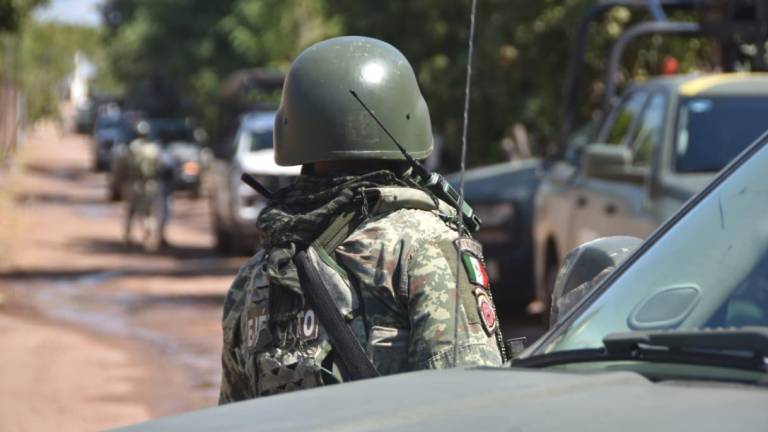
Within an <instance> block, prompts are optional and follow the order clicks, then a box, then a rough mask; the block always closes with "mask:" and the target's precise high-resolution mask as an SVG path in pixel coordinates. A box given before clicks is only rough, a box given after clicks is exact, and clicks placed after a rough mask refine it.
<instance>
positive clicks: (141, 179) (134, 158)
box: [123, 121, 172, 250]
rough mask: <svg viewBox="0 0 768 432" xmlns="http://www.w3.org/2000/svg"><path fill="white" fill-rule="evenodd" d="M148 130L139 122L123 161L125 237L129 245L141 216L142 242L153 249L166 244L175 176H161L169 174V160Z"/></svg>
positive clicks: (147, 247)
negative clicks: (125, 177)
mask: <svg viewBox="0 0 768 432" xmlns="http://www.w3.org/2000/svg"><path fill="white" fill-rule="evenodd" d="M149 132H150V125H149V123H148V122H146V121H140V122H138V123H137V125H136V138H135V139H134V140H133V141H131V143H130V144H129V145H128V150H127V154H126V157H125V161H124V162H123V163H125V164H126V167H125V169H126V170H127V181H126V184H125V190H124V196H125V199H126V211H125V224H124V233H123V236H124V240H125V243H126V244H130V242H131V231H132V227H133V224H134V219H135V218H136V217H138V216H141V217H142V219H141V220H140V221H139V222H140V223H141V224H142V235H143V237H144V238H142V243H143V244H144V247H145V248H146V249H149V250H154V249H157V248H158V247H160V246H162V245H164V244H166V240H165V224H166V222H167V220H168V216H169V214H168V212H169V208H168V199H169V197H170V194H171V192H172V191H171V188H172V179H164V178H161V176H168V173H167V172H166V171H167V170H168V168H167V166H168V165H169V163H168V162H166V161H164V158H165V157H167V155H166V154H165V152H164V149H163V147H162V145H160V143H158V142H157V141H156V140H152V139H150V138H149ZM153 212H154V213H157V214H154V213H153ZM149 225H151V226H149Z"/></svg>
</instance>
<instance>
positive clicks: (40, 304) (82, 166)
mask: <svg viewBox="0 0 768 432" xmlns="http://www.w3.org/2000/svg"><path fill="white" fill-rule="evenodd" d="M88 145H89V141H88V138H86V137H84V136H79V135H73V134H66V133H62V132H60V131H59V130H58V129H56V128H55V127H54V126H52V125H43V126H40V127H38V128H36V129H34V130H32V131H30V132H29V133H28V135H27V138H26V142H25V145H24V147H23V148H22V149H21V151H20V152H19V153H18V154H17V157H16V160H15V162H14V163H13V164H12V166H11V169H10V170H5V171H0V431H5V430H13V431H37V430H60V431H69V430H77V431H82V430H100V429H105V428H109V427H115V426H120V425H125V424H130V423H135V422H139V421H142V420H146V419H149V418H155V417H159V416H164V415H171V414H177V413H180V412H184V411H188V410H192V409H197V408H201V407H205V406H211V405H215V403H216V398H217V392H218V385H219V377H220V366H219V350H220V343H221V342H220V338H221V336H220V334H221V333H220V321H219V319H220V314H221V304H222V301H223V298H224V294H225V292H226V289H227V287H228V285H229V283H230V281H231V279H232V278H233V276H234V274H235V272H236V271H237V268H238V267H239V266H240V265H241V264H242V263H243V262H244V261H245V260H246V258H245V257H240V258H222V257H219V256H217V255H216V254H214V253H213V252H212V249H211V245H212V239H211V238H210V235H209V233H208V231H209V230H208V220H207V216H208V212H207V208H206V205H205V202H204V200H197V201H193V200H189V199H184V198H177V199H176V201H175V202H174V206H173V208H174V210H173V218H172V220H171V223H170V226H169V231H168V240H169V242H170V243H171V247H169V248H167V249H164V250H162V251H161V252H160V253H157V254H151V255H149V254H146V253H144V252H143V251H141V249H140V248H139V247H138V246H134V247H129V246H126V245H124V244H123V241H122V238H121V233H122V229H121V220H122V205H123V204H121V203H110V202H108V201H107V200H106V179H105V177H104V174H102V173H93V172H91V170H90V165H91V163H90V159H89V151H88ZM502 321H503V322H505V323H506V325H505V328H504V331H505V335H506V336H507V337H513V336H521V335H527V336H529V337H535V336H536V335H538V334H540V333H541V328H540V326H538V325H537V324H536V322H535V320H534V321H531V320H530V319H526V318H522V319H514V320H512V319H507V320H502Z"/></svg>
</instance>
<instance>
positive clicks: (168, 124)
mask: <svg viewBox="0 0 768 432" xmlns="http://www.w3.org/2000/svg"><path fill="white" fill-rule="evenodd" d="M149 136H150V138H151V139H156V140H158V141H160V142H163V143H171V142H177V141H183V142H191V143H194V142H195V136H194V131H193V130H192V127H190V126H189V125H187V124H186V123H185V122H183V121H175V120H156V121H151V122H150V132H149Z"/></svg>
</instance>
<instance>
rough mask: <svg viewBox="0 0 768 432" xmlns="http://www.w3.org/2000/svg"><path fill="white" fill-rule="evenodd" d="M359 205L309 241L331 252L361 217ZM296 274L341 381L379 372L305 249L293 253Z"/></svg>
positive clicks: (329, 253)
mask: <svg viewBox="0 0 768 432" xmlns="http://www.w3.org/2000/svg"><path fill="white" fill-rule="evenodd" d="M363 213H364V212H363V211H362V209H360V208H358V209H350V210H348V211H346V212H344V213H342V214H340V215H339V216H337V217H336V219H335V220H334V221H333V222H332V223H331V224H330V225H329V226H328V228H326V229H325V231H323V233H322V234H320V236H319V237H318V238H317V239H316V240H315V241H314V242H313V243H312V246H311V247H315V248H319V249H322V250H323V251H325V252H326V253H327V255H329V256H332V253H333V251H334V250H335V249H336V247H338V246H339V245H340V244H341V243H342V242H343V241H344V240H345V239H346V238H347V237H349V235H350V234H351V233H352V232H353V231H354V230H355V229H356V228H357V227H358V226H359V225H360V223H362V222H363V220H365V215H364V214H363ZM293 262H294V264H295V265H296V270H297V273H298V276H299V285H300V286H301V290H302V291H303V292H304V297H305V298H306V299H307V303H309V305H310V306H311V307H312V309H314V311H315V313H316V314H317V317H318V320H319V321H320V323H322V324H323V328H324V329H325V331H326V332H327V333H328V337H329V339H330V341H331V346H332V347H333V349H334V350H333V351H334V352H335V357H336V359H337V360H338V366H339V370H340V371H341V374H342V376H343V378H344V380H345V381H355V380H359V379H365V378H373V377H377V376H379V372H378V371H377V370H376V367H375V366H374V365H373V363H372V362H371V360H370V359H369V358H368V355H367V354H366V352H365V349H364V348H363V346H362V345H361V344H360V341H359V340H358V339H357V337H356V336H355V334H354V332H353V331H352V328H351V327H350V326H349V324H348V323H347V320H346V319H345V318H344V316H342V314H341V312H340V311H339V308H338V306H337V305H336V302H335V301H334V300H333V297H332V296H331V294H330V292H328V289H327V287H326V286H325V285H324V284H323V281H322V278H321V276H320V273H319V271H318V269H317V268H316V267H315V266H314V265H313V264H312V261H311V260H310V258H309V256H308V255H307V251H306V250H301V251H298V252H297V253H296V255H294V257H293Z"/></svg>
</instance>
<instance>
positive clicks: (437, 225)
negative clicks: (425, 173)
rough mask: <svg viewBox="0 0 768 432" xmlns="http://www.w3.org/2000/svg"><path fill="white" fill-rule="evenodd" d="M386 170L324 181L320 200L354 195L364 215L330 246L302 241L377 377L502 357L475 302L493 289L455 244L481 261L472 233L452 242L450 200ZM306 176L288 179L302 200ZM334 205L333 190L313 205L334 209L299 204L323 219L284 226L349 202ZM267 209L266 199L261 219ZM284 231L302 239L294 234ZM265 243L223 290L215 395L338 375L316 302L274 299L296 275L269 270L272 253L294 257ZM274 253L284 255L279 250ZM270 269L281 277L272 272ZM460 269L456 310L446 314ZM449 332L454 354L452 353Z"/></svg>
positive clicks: (265, 391) (247, 393)
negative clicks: (472, 273) (383, 174)
mask: <svg viewBox="0 0 768 432" xmlns="http://www.w3.org/2000/svg"><path fill="white" fill-rule="evenodd" d="M368 179H369V180H370V176H368ZM389 180H390V181H381V178H379V179H378V180H376V181H366V182H364V186H363V187H352V188H350V187H348V186H340V187H336V188H333V187H331V188H330V189H326V192H325V193H326V197H327V198H321V199H319V201H321V202H322V201H324V200H326V199H328V198H330V197H339V196H341V197H344V196H346V197H347V199H346V201H347V207H349V205H350V204H351V205H352V206H358V205H359V206H361V208H362V209H363V210H361V212H362V213H364V218H363V219H364V220H363V222H362V223H360V224H359V225H357V226H356V228H355V229H354V230H353V231H352V232H351V234H349V235H348V236H346V237H345V238H344V239H343V241H341V242H340V244H338V246H336V247H335V248H334V249H333V250H331V251H330V253H327V252H326V251H324V250H323V249H322V248H318V247H310V248H309V249H308V253H309V256H310V259H311V260H312V262H313V264H314V265H315V267H317V268H318V270H319V271H320V273H321V274H322V275H323V280H324V283H325V286H326V287H327V289H328V290H329V291H330V292H331V294H332V296H334V299H335V300H336V303H337V305H338V307H339V310H340V312H341V313H342V315H343V316H344V317H345V318H346V319H347V321H348V323H349V324H350V326H351V327H352V329H353V331H354V332H355V334H356V335H357V337H358V340H359V341H360V343H361V345H362V346H363V347H364V348H365V349H366V351H367V354H368V357H369V358H370V359H371V361H372V362H373V364H374V365H375V366H376V368H377V369H378V371H379V372H380V373H381V374H382V375H386V374H392V373H398V372H405V371H412V370H419V369H437V368H445V367H451V366H455V365H461V366H464V365H478V366H480V365H483V366H498V365H501V364H502V357H503V356H502V348H501V347H500V344H499V341H500V340H501V339H500V333H499V330H498V322H497V321H496V317H495V311H494V310H493V309H491V310H490V312H489V310H488V309H487V307H488V306H489V305H490V307H491V308H492V306H493V305H492V303H490V302H486V303H484V305H485V306H483V307H486V309H483V307H481V303H482V301H481V300H484V299H487V298H488V297H490V295H489V292H488V289H489V287H488V286H487V285H486V286H480V285H479V284H477V283H472V282H473V281H472V280H470V278H469V277H468V273H467V271H468V270H467V267H466V266H465V265H463V264H459V263H460V262H461V261H459V257H460V253H461V254H462V255H466V254H468V253H472V254H473V255H474V256H476V257H477V258H480V259H482V257H481V256H479V255H480V254H481V252H480V251H479V248H478V247H477V246H476V245H477V243H475V242H474V241H471V240H470V239H468V238H464V239H463V240H461V241H457V239H458V238H459V236H458V234H457V230H456V227H455V226H454V224H453V221H454V218H455V210H454V209H453V208H451V207H450V206H448V205H447V204H445V203H444V202H442V201H439V200H437V199H436V198H434V197H433V196H432V195H431V194H429V193H428V192H425V191H423V190H419V189H415V188H411V187H408V185H407V184H405V183H403V182H401V181H397V180H392V179H389ZM344 181H346V182H347V184H349V179H346V180H343V181H337V182H336V183H337V184H339V183H343V182H344ZM307 182H310V183H311V182H312V179H311V178H307V177H301V178H299V181H298V186H294V189H293V193H294V194H295V195H294V196H295V198H298V200H301V199H302V198H306V197H310V200H311V198H312V197H315V198H317V196H318V195H317V194H314V195H313V194H311V193H309V194H308V193H306V192H307V191H306V190H302V184H303V183H307ZM357 184H358V185H359V184H360V183H359V182H358V183H357ZM326 187H327V185H323V186H322V187H319V188H318V189H323V188H326ZM350 190H352V193H346V194H345V191H350ZM281 192H282V191H281ZM287 196H290V192H288V194H287ZM370 196H375V203H374V204H371V202H369V201H368V199H367V198H366V197H370ZM283 198H285V196H283ZM288 199H289V200H290V198H288ZM298 200H297V202H298ZM336 204H339V202H336V201H333V200H331V203H330V204H327V205H325V206H321V207H320V208H323V209H327V208H328V206H329V205H330V206H331V207H332V208H333V209H335V210H336V211H335V212H334V211H330V212H329V213H330V216H327V217H326V218H325V220H322V219H323V217H322V216H318V215H319V214H322V213H323V212H318V211H317V209H310V208H304V209H303V210H304V211H305V213H304V214H305V215H313V217H319V218H320V219H318V220H317V221H316V222H317V223H316V224H314V225H315V226H314V228H312V225H313V224H311V223H305V224H294V225H293V228H295V230H293V231H291V234H287V235H288V236H295V235H296V234H295V233H296V232H297V231H298V232H301V231H302V229H306V230H307V232H306V233H305V234H299V235H298V237H301V236H303V235H306V236H307V237H309V238H310V239H314V238H315V237H316V236H317V235H318V231H322V230H324V229H325V227H327V226H328V225H329V224H332V222H333V220H334V218H338V217H339V216H338V214H339V211H338V210H339V209H340V208H344V207H345V206H344V205H336ZM310 207H312V206H310ZM315 207H316V206H315ZM265 214H266V216H265ZM269 214H270V208H269V207H268V208H267V209H266V210H265V212H264V213H262V216H261V217H260V221H261V220H262V219H268V218H269ZM311 219H312V218H310V220H311ZM278 225H279V224H278ZM299 225H301V226H299ZM275 230H276V231H279V230H280V229H279V228H277V229H275ZM313 230H314V231H313ZM292 240H293V241H292V243H293V244H296V245H301V244H302V241H301V240H300V239H299V238H293V239H292ZM314 244H316V243H314ZM266 246H267V251H266V252H265V251H261V252H259V253H257V254H256V255H255V256H254V257H253V258H252V259H251V260H250V261H249V262H248V263H247V264H246V265H245V266H243V267H242V269H241V270H240V272H239V273H238V275H237V277H236V278H235V280H234V282H233V284H232V286H231V288H230V290H229V293H228V294H227V299H226V302H225V308H224V321H223V330H224V349H223V358H222V363H223V378H222V384H221V394H220V403H228V402H232V401H237V400H243V399H247V398H253V397H258V396H263V395H270V394H275V393H280V392H285V391H290V390H294V389H301V388H310V387H315V386H318V385H323V384H327V383H333V382H337V381H340V378H339V373H338V370H337V369H336V368H335V366H334V364H333V355H334V353H333V350H332V347H331V345H330V343H329V342H328V338H327V335H326V334H325V333H324V331H323V329H322V326H318V325H317V320H316V319H315V318H314V317H315V315H314V312H313V311H312V310H311V309H309V308H308V307H307V306H306V305H304V304H303V303H302V302H294V303H293V304H292V305H291V302H290V301H288V302H287V303H286V302H284V301H279V300H278V299H277V297H285V292H288V291H290V287H289V289H285V288H286V287H283V289H278V288H276V286H275V284H278V285H279V284H283V283H285V284H286V285H289V286H290V285H295V284H297V280H296V279H295V273H292V272H283V271H282V270H275V269H276V268H277V269H280V268H281V266H280V265H273V264H274V263H275V262H277V261H280V259H281V258H280V257H279V255H283V254H285V256H287V255H290V254H291V251H292V250H294V249H291V247H288V248H283V249H280V248H276V247H275V246H276V245H275V242H274V238H273V239H272V241H270V239H269V238H268V239H267V241H266ZM286 251H287V252H286ZM274 255H278V257H275V256H274ZM282 262H283V263H286V262H288V261H285V259H284V257H283V261H282ZM457 264H458V265H457ZM457 271H458V273H459V274H458V275H457ZM280 272H282V274H280V275H276V273H280ZM270 274H272V275H276V276H278V277H273V278H272V280H271V281H270ZM457 277H458V280H459V290H460V291H459V292H460V296H459V297H460V303H459V305H458V311H459V314H458V317H456V314H455V313H454V311H455V310H456V304H455V301H454V299H455V296H456V280H457ZM286 281H287V282H286ZM294 288H295V287H294ZM286 304H288V306H286ZM483 313H485V317H483ZM489 320H492V321H493V322H488V321H489ZM454 324H456V325H457V326H458V328H457V329H456V328H455V327H454ZM455 330H457V334H458V339H457V340H458V347H457V350H456V352H457V353H458V356H457V357H456V358H455V359H454V356H453V354H454V331H455Z"/></svg>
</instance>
